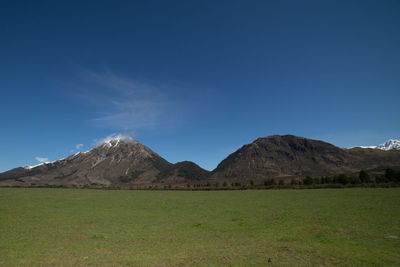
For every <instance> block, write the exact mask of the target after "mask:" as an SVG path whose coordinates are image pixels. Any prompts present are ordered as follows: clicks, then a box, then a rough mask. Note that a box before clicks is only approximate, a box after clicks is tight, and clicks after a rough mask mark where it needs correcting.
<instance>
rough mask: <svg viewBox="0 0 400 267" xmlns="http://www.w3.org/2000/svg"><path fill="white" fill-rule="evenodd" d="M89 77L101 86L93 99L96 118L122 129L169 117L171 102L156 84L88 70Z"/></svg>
mask: <svg viewBox="0 0 400 267" xmlns="http://www.w3.org/2000/svg"><path fill="white" fill-rule="evenodd" d="M82 73H83V76H84V78H85V80H86V81H87V82H88V83H89V84H91V85H92V86H95V87H96V88H97V90H96V92H95V93H94V92H93V90H92V91H91V93H90V95H89V96H88V99H90V100H89V101H90V102H91V103H92V104H94V105H95V106H96V113H95V114H97V115H96V116H95V117H94V118H93V119H92V122H93V123H94V124H95V125H96V126H101V127H107V128H114V129H118V130H132V129H138V128H143V127H153V126H156V125H157V124H158V123H160V122H162V121H163V118H166V117H168V115H167V114H169V111H170V110H171V103H170V102H169V101H168V99H167V97H166V96H165V95H164V94H162V93H161V90H160V89H158V88H157V87H155V86H152V85H149V84H146V83H142V82H138V81H136V80H133V79H131V78H125V77H121V76H117V75H116V74H114V73H112V72H111V71H105V72H102V73H99V72H94V71H89V70H85V71H83V72H82Z"/></svg>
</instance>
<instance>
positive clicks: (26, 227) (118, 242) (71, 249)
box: [0, 188, 400, 266]
mask: <svg viewBox="0 0 400 267" xmlns="http://www.w3.org/2000/svg"><path fill="white" fill-rule="evenodd" d="M0 216H1V217H0V265H3V266H14V265H18V266H21V265H22V266H53V265H55V266H87V265H89V266H335V265H337V266H400V189H399V188H389V189H377V188H374V189H371V188H370V189H356V188H353V189H320V190H316V189H314V190H312V189H311V190H247V191H129V190H86V189H56V188H0Z"/></svg>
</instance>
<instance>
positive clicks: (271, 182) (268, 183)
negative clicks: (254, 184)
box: [264, 179, 276, 186]
mask: <svg viewBox="0 0 400 267" xmlns="http://www.w3.org/2000/svg"><path fill="white" fill-rule="evenodd" d="M264 185H265V186H269V185H276V182H275V180H274V179H268V180H264Z"/></svg>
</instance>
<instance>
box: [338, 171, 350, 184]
mask: <svg viewBox="0 0 400 267" xmlns="http://www.w3.org/2000/svg"><path fill="white" fill-rule="evenodd" d="M336 181H337V182H338V183H339V184H343V185H346V184H348V183H349V182H350V181H349V178H348V177H347V176H346V174H339V176H337V178H336Z"/></svg>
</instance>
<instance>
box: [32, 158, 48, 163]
mask: <svg viewBox="0 0 400 267" xmlns="http://www.w3.org/2000/svg"><path fill="white" fill-rule="evenodd" d="M35 159H36V160H37V161H39V162H40V163H45V162H47V161H49V159H48V158H42V157H35Z"/></svg>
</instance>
